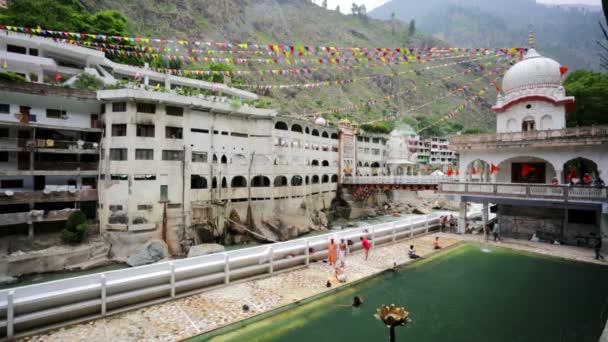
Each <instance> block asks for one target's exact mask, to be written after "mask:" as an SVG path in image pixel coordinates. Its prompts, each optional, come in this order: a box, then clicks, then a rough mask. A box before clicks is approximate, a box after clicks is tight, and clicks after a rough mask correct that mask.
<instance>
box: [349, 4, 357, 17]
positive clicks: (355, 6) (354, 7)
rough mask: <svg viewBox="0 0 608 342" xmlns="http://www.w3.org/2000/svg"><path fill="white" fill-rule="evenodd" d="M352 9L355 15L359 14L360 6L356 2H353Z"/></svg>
mask: <svg viewBox="0 0 608 342" xmlns="http://www.w3.org/2000/svg"><path fill="white" fill-rule="evenodd" d="M350 10H351V12H352V13H353V15H359V6H357V4H356V3H354V2H353V6H352V7H351V9H350Z"/></svg>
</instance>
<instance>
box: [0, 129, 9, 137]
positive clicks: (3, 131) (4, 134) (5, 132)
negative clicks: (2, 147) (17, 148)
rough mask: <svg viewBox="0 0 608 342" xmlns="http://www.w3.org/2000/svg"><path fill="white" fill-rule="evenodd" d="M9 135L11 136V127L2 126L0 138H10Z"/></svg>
mask: <svg viewBox="0 0 608 342" xmlns="http://www.w3.org/2000/svg"><path fill="white" fill-rule="evenodd" d="M8 137H9V129H8V128H0V138H8Z"/></svg>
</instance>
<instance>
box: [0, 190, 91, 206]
mask: <svg viewBox="0 0 608 342" xmlns="http://www.w3.org/2000/svg"><path fill="white" fill-rule="evenodd" d="M85 201H97V190H94V189H90V190H71V191H69V190H66V191H49V190H47V191H23V192H17V191H3V192H0V205H6V204H26V203H45V202H85Z"/></svg>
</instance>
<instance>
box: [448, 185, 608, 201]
mask: <svg viewBox="0 0 608 342" xmlns="http://www.w3.org/2000/svg"><path fill="white" fill-rule="evenodd" d="M439 191H440V192H441V193H444V194H454V195H463V196H481V197H492V198H500V197H504V198H522V199H527V200H553V201H560V202H592V203H601V202H608V191H607V188H605V187H602V188H600V187H579V186H567V185H546V184H516V183H441V184H439Z"/></svg>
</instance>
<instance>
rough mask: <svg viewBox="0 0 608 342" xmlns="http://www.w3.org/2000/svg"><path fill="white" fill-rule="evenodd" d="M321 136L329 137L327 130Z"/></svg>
mask: <svg viewBox="0 0 608 342" xmlns="http://www.w3.org/2000/svg"><path fill="white" fill-rule="evenodd" d="M321 136H322V137H323V138H329V134H328V133H327V132H325V131H323V133H321Z"/></svg>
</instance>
